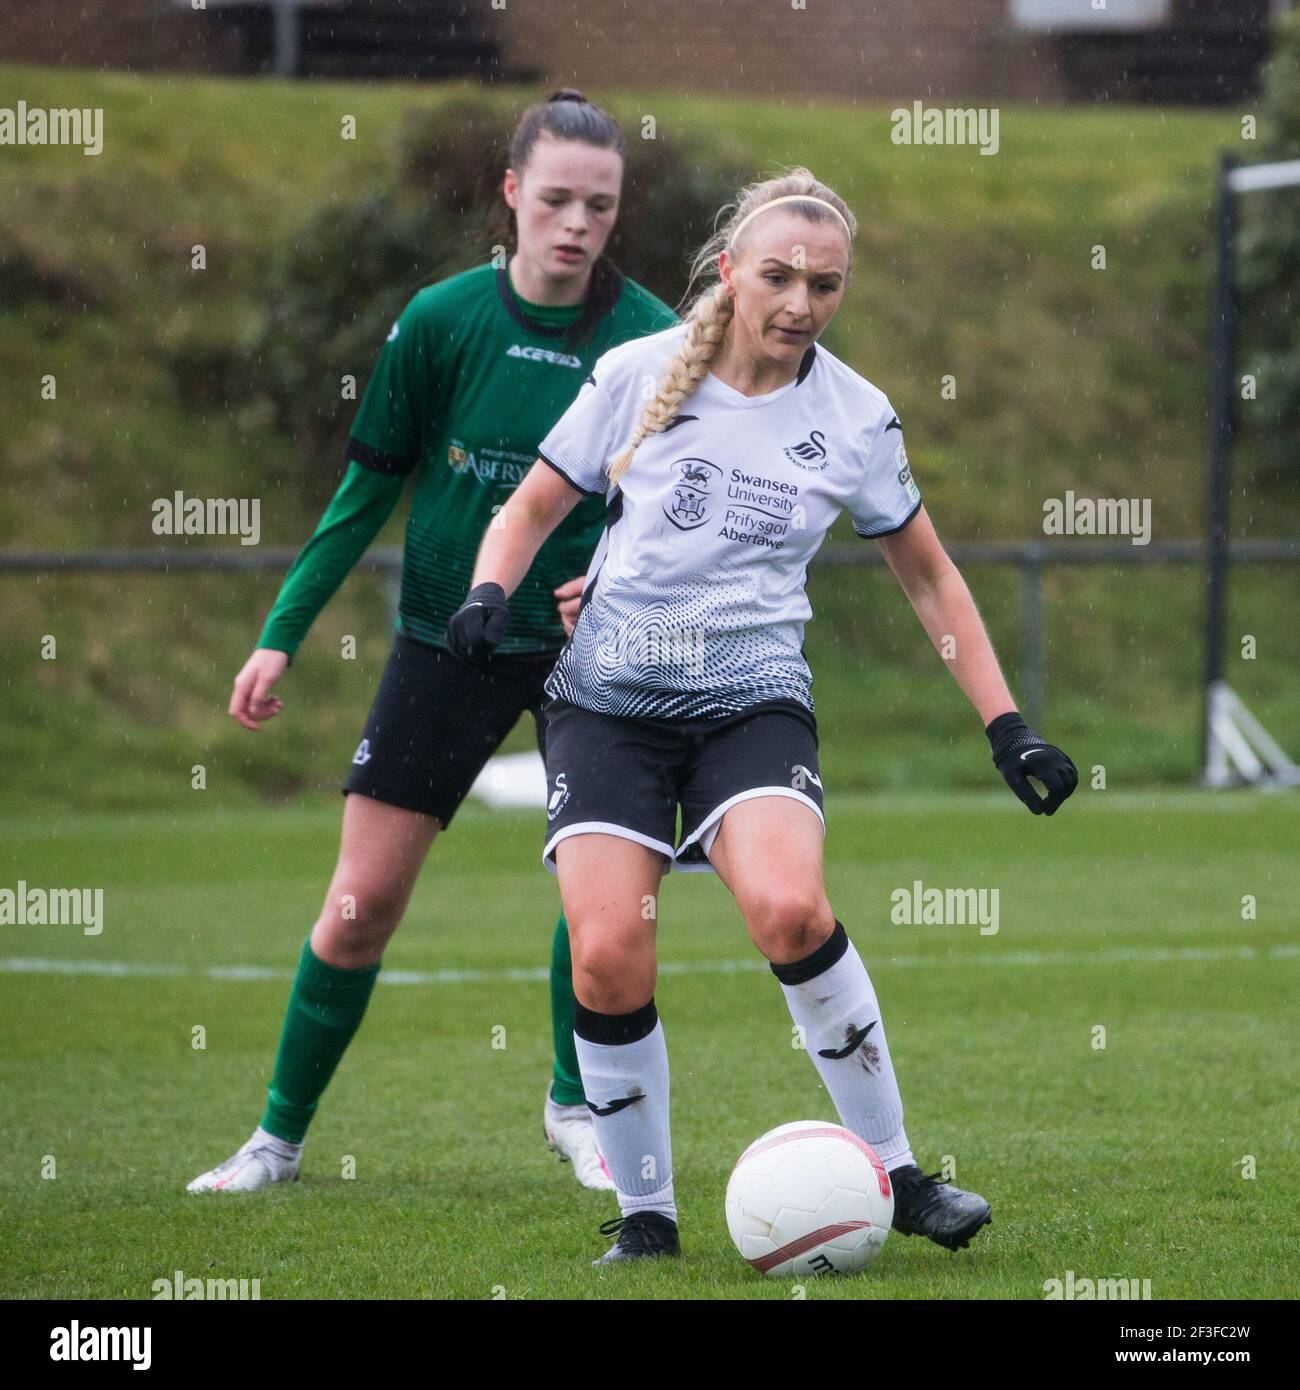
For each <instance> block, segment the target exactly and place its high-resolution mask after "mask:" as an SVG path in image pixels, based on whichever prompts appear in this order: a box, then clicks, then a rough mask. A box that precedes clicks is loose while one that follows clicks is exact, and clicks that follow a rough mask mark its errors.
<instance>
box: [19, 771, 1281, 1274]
mask: <svg viewBox="0 0 1300 1390" xmlns="http://www.w3.org/2000/svg"><path fill="white" fill-rule="evenodd" d="M1297 805H1298V804H1297V802H1296V800H1295V798H1294V797H1287V796H1276V797H1269V796H1265V795H1254V794H1233V795H1219V796H1210V795H1206V794H1200V793H1194V792H1183V793H1155V794H1136V793H1124V792H1116V791H1108V792H1106V791H1090V790H1089V789H1088V787H1087V784H1086V780H1085V783H1084V785H1083V786H1082V787H1081V789H1080V791H1079V792H1078V793H1077V794H1076V796H1075V798H1074V800H1073V801H1072V802H1071V803H1070V804H1069V805H1067V806H1066V807H1065V808H1064V810H1063V812H1062V813H1061V814H1060V815H1058V816H1057V817H1055V818H1054V819H1053V820H1051V821H1048V820H1045V819H1042V818H1039V819H1031V818H1030V817H1029V816H1028V815H1027V814H1025V812H1024V811H1023V810H1022V809H1021V808H1020V806H1019V805H1018V804H1017V803H1016V802H1015V801H1014V800H1013V799H1012V798H1011V796H1010V795H1009V793H1007V792H1005V791H1003V790H1001V789H998V790H990V792H988V793H987V794H961V795H943V796H938V795H926V796H920V795H916V796H912V795H906V796H904V795H899V796H873V797H853V796H845V795H838V796H837V795H836V794H835V792H834V790H833V789H832V791H831V792H830V794H829V796H828V814H829V821H830V834H829V838H828V841H827V877H828V881H829V885H830V891H831V896H832V902H833V903H834V905H835V907H836V911H837V912H838V914H839V916H840V917H841V919H842V920H843V921H844V922H845V924H846V925H847V926H848V928H849V931H850V934H851V935H852V936H853V938H854V940H855V941H856V942H857V944H858V946H859V948H860V950H861V951H862V954H863V957H864V958H865V960H866V961H867V964H868V968H869V969H870V970H871V972H872V977H873V980H874V982H875V984H876V987H877V990H878V992H879V994H880V997H881V1003H882V1008H883V1010H884V1018H885V1025H886V1028H887V1029H888V1035H889V1042H890V1048H891V1051H892V1053H893V1055H894V1059H895V1063H896V1066H897V1068H898V1071H899V1075H900V1079H901V1083H902V1087H903V1096H904V1101H905V1103H906V1106H907V1128H908V1133H909V1136H910V1137H911V1139H912V1143H913V1147H914V1148H915V1150H916V1152H917V1155H918V1158H919V1160H920V1161H921V1162H922V1163H923V1164H924V1165H925V1166H926V1169H927V1171H933V1170H934V1169H935V1168H937V1167H938V1166H939V1164H940V1163H941V1161H942V1160H943V1157H944V1156H945V1155H951V1156H953V1158H954V1159H955V1161H956V1165H957V1178H958V1181H959V1182H960V1183H961V1184H962V1185H964V1186H968V1187H971V1188H974V1189H975V1190H977V1191H979V1192H982V1193H983V1194H985V1195H986V1196H987V1197H988V1198H989V1200H990V1201H991V1202H992V1204H993V1211H994V1225H993V1226H992V1227H991V1228H988V1229H987V1230H985V1231H984V1232H983V1233H982V1234H981V1235H980V1236H979V1238H978V1239H977V1240H976V1242H975V1243H974V1245H973V1246H972V1248H971V1249H970V1250H968V1251H965V1252H962V1253H960V1254H956V1255H953V1254H949V1253H947V1252H945V1251H943V1250H940V1249H939V1248H937V1247H936V1246H934V1245H931V1244H929V1243H928V1242H922V1241H920V1240H917V1239H911V1240H906V1239H903V1238H901V1237H899V1236H897V1235H895V1236H892V1237H891V1238H890V1240H889V1242H888V1243H887V1245H886V1246H885V1249H884V1251H883V1253H882V1255H881V1256H880V1258H879V1260H878V1261H877V1262H876V1264H875V1265H874V1267H873V1268H872V1269H871V1270H870V1271H868V1273H867V1274H865V1275H863V1276H861V1277H857V1278H853V1279H845V1280H835V1279H821V1280H815V1281H812V1282H810V1283H809V1284H807V1285H806V1286H805V1291H806V1296H807V1297H809V1298H818V1299H821V1298H854V1299H856V1298H871V1299H886V1298H918V1297H940V1298H1030V1299H1033V1298H1042V1297H1043V1286H1044V1284H1045V1282H1046V1281H1048V1280H1050V1279H1054V1278H1057V1279H1062V1280H1063V1279H1065V1277H1066V1274H1067V1271H1073V1272H1074V1276H1075V1279H1076V1280H1078V1279H1083V1278H1093V1279H1096V1278H1125V1279H1150V1281H1151V1286H1152V1294H1153V1296H1154V1297H1156V1298H1189V1297H1210V1298H1218V1297H1246V1298H1274V1297H1281V1296H1285V1295H1293V1294H1294V1288H1295V1283H1294V1270H1295V1260H1294V1252H1295V1249H1296V1244H1297V1237H1298V1236H1300V1220H1298V1218H1297V1215H1296V1207H1295V1202H1294V1192H1295V1178H1296V1167H1297V1163H1296V1160H1297V1136H1296V1107H1295V1089H1296V1069H1295V1043H1296V1033H1295V998H1296V986H1297V982H1300V930H1298V929H1297V928H1298V923H1297V916H1298V914H1297V910H1296V906H1295V904H1296V902H1297V900H1298V898H1300V891H1298V890H1300V866H1298V865H1297V862H1296V856H1295V852H1294V851H1295V845H1296V844H1297V843H1300V833H1298V831H1300V826H1298V821H1300V811H1298V809H1297ZM338 820H339V806H338V804H337V802H336V801H329V802H316V803H313V804H311V805H309V806H307V807H305V808H304V807H299V808H296V809H280V810H274V811H262V812H256V811H255V812H245V811H239V812H220V813H216V814H212V815H203V814H200V813H198V812H195V813H190V814H171V813H167V814H151V815H135V816H104V817H85V816H66V817H60V818H53V819H48V820H43V821H40V822H38V823H31V822H26V821H19V820H16V819H15V820H10V821H8V822H0V843H3V844H4V845H5V847H6V853H5V854H4V856H3V860H0V863H2V864H3V873H2V874H0V886H3V887H9V888H15V887H16V886H17V882H18V880H20V879H21V880H25V881H26V882H27V883H28V884H29V885H33V886H47V887H48V886H63V887H67V886H92V887H93V886H98V887H102V888H103V889H104V914H105V926H104V930H103V931H102V933H101V934H100V935H98V936H84V935H82V934H80V933H79V932H78V930H77V929H76V928H73V927H66V926H60V927H53V926H26V927H19V926H13V925H9V926H3V927H0V933H2V934H3V935H2V936H0V956H3V957H4V969H3V971H0V998H2V999H3V1009H0V1078H2V1084H0V1158H2V1160H3V1161H2V1162H0V1209H2V1210H3V1220H2V1221H0V1257H2V1258H0V1296H3V1297H5V1298H14V1297H40V1296H43V1297H54V1298H66V1297H107V1298H125V1299H140V1298H148V1297H150V1296H151V1287H152V1285H153V1282H154V1281H155V1280H158V1279H166V1280H168V1281H171V1280H172V1278H173V1276H174V1272H175V1271H176V1270H181V1271H182V1272H183V1274H184V1276H185V1277H187V1278H192V1277H196V1276H197V1277H200V1278H205V1279H206V1278H223V1279H249V1280H252V1279H258V1280H260V1291H261V1297H262V1298H263V1299H272V1298H304V1297H325V1298H352V1299H355V1298H375V1297H426V1298H450V1297H456V1298H476V1299H480V1298H482V1299H486V1298H491V1297H494V1296H496V1297H507V1298H532V1299H538V1298H768V1299H782V1298H790V1297H792V1296H794V1295H795V1289H794V1287H793V1286H792V1285H791V1284H790V1283H789V1282H787V1281H777V1280H770V1279H764V1278H762V1277H760V1276H759V1275H757V1274H755V1273H753V1272H752V1271H751V1270H750V1269H749V1268H748V1267H747V1266H746V1265H745V1264H744V1263H743V1262H742V1261H741V1259H740V1258H739V1256H738V1255H737V1254H736V1253H735V1251H734V1250H733V1248H732V1246H731V1243H730V1240H729V1239H728V1236H727V1232H726V1226H725V1222H724V1219H723V1209H722V1196H723V1189H724V1187H725V1184H726V1180H727V1176H728V1174H729V1172H730V1169H731V1165H732V1164H733V1162H734V1161H735V1159H736V1157H737V1155H738V1154H739V1153H740V1151H741V1150H742V1148H744V1146H745V1145H746V1144H747V1143H748V1142H749V1141H750V1140H752V1139H753V1138H755V1137H756V1136H757V1135H758V1134H760V1133H761V1132H762V1131H764V1130H765V1129H767V1128H769V1127H771V1126H773V1125H777V1124H780V1123H783V1122H785V1121H787V1120H793V1119H805V1118H810V1119H811V1118H818V1117H825V1118H833V1110H832V1108H831V1106H830V1104H829V1102H828V1098H827V1097H826V1095H825V1093H824V1091H822V1089H821V1087H820V1085H819V1083H818V1080H817V1077H816V1074H815V1072H814V1070H813V1068H812V1066H811V1065H810V1063H809V1061H808V1059H807V1057H806V1056H804V1055H803V1054H802V1053H800V1052H798V1051H795V1050H794V1049H793V1048H792V1046H791V1026H790V1020H789V1017H788V1015H787V1013H786V1010H785V1007H784V1004H783V1001H782V998H781V992H780V990H779V988H778V987H777V985H776V983H775V982H774V981H773V979H772V978H771V976H770V974H769V973H767V971H766V970H765V968H763V966H762V963H761V962H760V961H759V960H758V957H757V955H756V954H755V953H754V951H753V949H752V948H751V947H750V946H749V944H748V942H747V940H746V938H745V935H744V932H743V928H742V926H741V924H740V921H739V918H738V916H737V914H736V911H735V908H734V906H733V905H732V903H731V901H730V899H729V898H728V896H727V895H726V893H725V891H724V890H723V889H722V888H721V886H720V885H719V884H717V883H716V882H715V881H713V880H712V879H705V878H703V877H700V876H689V877H686V876H683V877H676V876H674V877H671V878H670V879H669V881H668V882H667V883H666V885H665V890H664V894H663V898H662V901H661V910H660V922H659V927H660V930H659V949H660V955H661V960H662V962H663V967H664V968H663V974H662V977H661V979H660V983H659V989H658V993H657V998H658V1002H659V1007H660V1011H661V1013H662V1015H663V1018H664V1025H665V1028H666V1030H667V1036H668V1046H669V1054H670V1057H671V1059H672V1063H673V1114H674V1158H675V1166H676V1178H677V1191H678V1197H679V1202H680V1207H681V1220H682V1237H683V1246H684V1258H683V1259H682V1260H681V1261H678V1262H664V1263H660V1264H657V1265H652V1266H648V1267H634V1268H631V1269H625V1270H602V1271H599V1272H597V1271H595V1270H593V1269H591V1268H590V1266H589V1261H590V1259H591V1258H592V1257H593V1256H595V1255H597V1254H599V1253H600V1252H601V1251H602V1250H603V1249H604V1248H605V1244H606V1242H605V1241H604V1240H602V1239H601V1238H600V1237H599V1236H598V1235H597V1233H596V1226H597V1224H598V1223H599V1222H600V1221H602V1220H604V1219H606V1218H608V1217H610V1216H611V1215H614V1214H615V1212H614V1207H613V1203H612V1201H611V1199H610V1198H609V1196H608V1195H607V1194H602V1193H592V1192H586V1191H583V1190H582V1189H580V1188H579V1187H578V1186H577V1184H576V1183H575V1182H574V1181H573V1179H572V1177H571V1175H570V1172H569V1169H568V1168H567V1167H561V1166H560V1165H559V1164H558V1163H557V1162H556V1160H555V1159H554V1158H553V1157H552V1156H551V1155H550V1154H549V1153H548V1152H547V1151H546V1149H545V1147H544V1144H543V1141H542V1137H541V1122H540V1120H541V1103H542V1097H543V1091H544V1088H545V1084H546V1079H547V1073H548V1068H549V1059H550V1053H551V1040H550V1024H549V1013H548V996H547V989H546V985H545V972H544V966H545V963H546V960H547V958H548V947H549V942H550V937H551V932H552V927H553V922H554V907H555V905H556V898H555V891H554V886H553V883H552V881H551V880H550V878H549V876H547V875H546V874H545V873H544V872H543V871H542V869H541V868H540V866H539V863H538V855H539V851H540V845H541V831H540V827H539V825H538V823H537V818H536V817H535V816H533V815H518V816H503V815H498V814H492V813H489V812H487V811H483V810H479V809H476V808H474V807H472V806H471V807H469V808H467V809H466V811H465V812H464V813H463V814H462V818H461V819H459V820H458V821H457V823H456V825H455V827H454V828H453V830H452V831H451V832H450V833H449V834H448V835H447V836H446V837H445V838H444V840H443V841H442V842H441V843H440V844H439V845H437V846H436V847H435V849H434V853H433V855H432V857H431V859H430V862H429V866H428V868H427V869H426V871H425V875H424V878H423V880H422V882H421V884H420V886H419V888H418V890H417V892H416V896H415V899H414V902H413V904H412V907H411V911H410V914H409V916H408V918H407V920H406V922H405V924H404V925H403V927H402V929H401V930H400V931H399V933H398V935H397V937H396V938H395V940H394V943H393V945H392V947H391V948H390V951H389V954H388V957H387V959H386V961H385V969H386V972H387V973H388V975H389V978H390V981H391V980H394V979H396V980H399V981H400V980H401V979H402V978H403V976H402V975H400V974H399V973H398V972H414V978H409V977H408V980H407V982H406V983H388V984H387V985H385V984H381V985H380V987H379V988H378V989H377V990H376V993H375V996H374V999H373V1002H372V1005H371V1009H370V1013H369V1015H368V1017H367V1019H366V1022H365V1024H364V1026H363V1028H362V1030H361V1032H360V1034H359V1035H358V1037H357V1039H356V1041H355V1043H354V1045H353V1047H352V1049H351V1051H350V1053H349V1054H348V1056H347V1058H346V1059H345V1061H344V1063H343V1066H342V1068H341V1069H340V1072H339V1074H338V1076H337V1077H336V1078H335V1081H334V1084H333V1085H332V1087H331V1088H330V1090H329V1091H328V1092H327V1093H326V1097H325V1100H324V1101H323V1103H322V1107H321V1110H320V1113H319V1115H318V1117H317V1120H316V1123H315V1125H314V1127H313V1129H312V1132H311V1134H310V1135H309V1138H308V1146H307V1151H306V1158H305V1163H304V1172H303V1180H302V1181H301V1182H299V1183H296V1184H291V1185H288V1186H286V1187H284V1188H277V1189H272V1190H270V1191H268V1192H265V1193H261V1194H256V1195H254V1196H251V1197H245V1198H233V1199H232V1198H221V1197H194V1196H189V1195H187V1194H186V1193H185V1191H184V1185H185V1183H186V1182H187V1181H188V1180H189V1179H190V1178H191V1177H193V1176H194V1175H195V1174H197V1173H198V1172H200V1171H202V1170H203V1169H205V1168H207V1167H209V1166H211V1165H212V1164H213V1163H215V1162H217V1161H218V1160H219V1159H222V1158H225V1157H227V1156H228V1155H229V1154H230V1153H231V1152H233V1150H234V1149H235V1147H236V1146H237V1145H238V1144H240V1143H242V1141H243V1140H244V1139H245V1138H247V1136H248V1134H249V1132H250V1130H251V1129H252V1126H253V1125H254V1123H255V1122H256V1120H257V1118H258V1115H259V1114H260V1110H261V1105H262V1099H263V1094H264V1092H263V1087H264V1085H265V1082H266V1079H267V1077H268V1075H269V1069H270V1066H271V1063H272V1059H273V1055H274V1049H275V1044H276V1040H277V1036H278V1031H279V1025H280V1020H281V1017H282V1012H283V1007H284V1002H285V997H286V993H287V988H288V979H289V972H290V969H291V967H292V965H293V964H294V961H295V959H296V956H297V952H298V950H299V947H300V944H301V941H302V938H303V936H304V935H305V934H306V932H307V930H308V928H309V926H310V923H311V922H312V920H313V919H314V917H315V914H316V912H317V909H318V906H319V902H320V898H321V896H322V894H323V892H324V890H325V886H326V883H327V880H328V876H329V872H330V869H331V867H332V864H333V856H334V850H335V844H336V840H337V831H338ZM915 880H921V881H922V883H923V884H924V885H925V886H926V887H941V888H947V887H958V888H987V889H997V890H998V894H999V919H998V931H997V932H996V934H981V932H980V930H979V927H978V926H977V925H970V926H957V925H949V926H939V925H930V926H924V925H922V926H916V925H912V926H909V925H902V924H895V923H894V922H892V921H891V893H892V892H893V891H894V890H895V889H899V888H903V889H909V890H910V889H911V886H912V884H913V882H914V881H915ZM1247 896H1249V897H1250V898H1253V900H1254V905H1255V906H1254V916H1253V917H1251V916H1249V915H1245V916H1243V913H1247V914H1248V913H1249V908H1248V907H1246V908H1244V907H1243V899H1245V898H1246V897H1247ZM119 967H120V968H121V969H120V971H119V973H107V972H112V971H116V970H118V968H119ZM239 967H243V968H245V969H242V970H241V969H238V968H239ZM498 1026H500V1027H501V1028H504V1030H505V1033H504V1041H505V1046H504V1047H500V1046H498V1047H494V1046H493V1040H494V1031H493V1030H494V1028H497V1027H498ZM199 1027H201V1028H203V1029H204V1030H206V1047H205V1048H202V1049H196V1048H194V1047H193V1046H192V1039H193V1037H194V1033H193V1030H194V1029H195V1028H199ZM1098 1028H1104V1029H1105V1039H1104V1040H1105V1046H1104V1048H1101V1047H1099V1046H1097V1042H1098V1040H1099V1039H1100V1036H1101V1035H1100V1034H1098V1033H1097V1032H1096V1030H1097V1029H1098ZM495 1037H496V1038H497V1040H498V1041H500V1038H501V1034H500V1033H497V1034H495ZM349 1157H350V1158H351V1160H352V1161H353V1162H354V1164H355V1176H354V1177H346V1176H344V1173H345V1166H346V1165H347V1163H348V1160H349ZM51 1163H52V1165H53V1174H54V1175H53V1176H43V1172H44V1173H46V1174H48V1173H49V1172H50V1171H51ZM1251 1171H1253V1172H1254V1174H1255V1176H1254V1177H1253V1178H1252V1177H1248V1176H1244V1175H1243V1174H1244V1173H1249V1172H1251Z"/></svg>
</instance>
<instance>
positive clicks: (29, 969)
mask: <svg viewBox="0 0 1300 1390" xmlns="http://www.w3.org/2000/svg"><path fill="white" fill-rule="evenodd" d="M1296 959H1300V943H1289V944H1286V945H1282V946H1267V947H1256V946H1169V947H1140V946H1134V947H1117V948H1116V949H1114V950H1108V951H989V952H982V953H979V954H973V953H971V952H967V953H965V954H964V955H957V956H890V957H888V958H887V963H888V964H889V965H895V966H899V967H901V968H903V969H908V970H910V969H925V968H927V967H928V968H933V967H935V966H956V967H958V968H964V967H966V966H968V965H993V966H1004V965H1005V966H1011V965H1049V966H1050V965H1076V966H1077V965H1083V966H1087V965H1127V964H1147V965H1166V964H1171V963H1173V964H1183V963H1186V964H1196V963H1200V962H1203V961H1222V960H1296ZM885 963H886V961H885V960H882V961H880V964H881V965H884V964H885ZM766 969H767V962H766V961H765V960H761V959H759V958H758V957H748V958H746V959H745V960H679V961H671V960H670V961H662V962H660V965H659V973H660V974H661V975H735V974H746V973H749V972H751V971H755V970H760V971H761V970H766ZM0 974H6V975H98V976H108V977H112V978H134V979H152V978H167V979H179V978H184V977H186V976H197V977H200V978H203V979H208V980H292V979H293V978H294V975H295V972H294V971H292V970H286V969H283V968H281V967H276V966H266V965H212V966H207V967H205V968H199V969H191V968H190V967H188V966H184V965H141V964H136V963H134V962H131V961H109V960H100V961H96V960H85V961H82V960H43V959H40V958H39V957H36V958H33V957H27V956H10V957H8V958H7V959H0ZM549 978H550V971H549V970H547V969H545V968H543V967H540V966H539V967H534V968H530V969H500V970H383V971H380V973H379V983H380V984H383V985H480V984H535V983H537V982H538V981H541V980H547V979H549Z"/></svg>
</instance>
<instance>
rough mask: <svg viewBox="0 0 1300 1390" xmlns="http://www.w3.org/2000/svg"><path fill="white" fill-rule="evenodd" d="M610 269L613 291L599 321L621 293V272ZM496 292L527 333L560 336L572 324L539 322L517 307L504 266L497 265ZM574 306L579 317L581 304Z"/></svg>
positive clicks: (546, 336) (511, 315) (545, 336)
mask: <svg viewBox="0 0 1300 1390" xmlns="http://www.w3.org/2000/svg"><path fill="white" fill-rule="evenodd" d="M611 269H613V270H614V277H615V278H614V287H613V293H612V294H611V295H610V299H609V303H608V304H605V305H602V307H601V312H600V316H599V318H598V319H597V322H599V320H600V318H604V316H605V315H606V314H607V313H609V311H610V310H611V309H612V308H613V307H614V306H615V305H616V304H617V303H618V301H619V299H620V298H621V297H622V294H623V274H622V272H621V271H619V270H617V269H614V268H613V267H611ZM497 294H498V295H499V296H500V298H501V303H502V305H503V306H504V308H505V311H506V313H507V314H509V315H510V317H511V318H512V319H514V321H515V322H516V323H517V324H518V325H519V326H520V327H521V328H525V329H527V330H528V332H529V333H536V334H538V335H539V336H540V337H543V338H562V337H564V335H565V334H566V333H568V332H569V331H570V329H571V328H572V327H573V324H568V323H563V324H555V323H541V322H539V321H538V320H537V319H535V318H533V316H532V315H531V314H529V313H526V312H525V311H524V310H523V309H521V308H520V307H519V301H518V299H516V298H515V294H514V291H513V290H512V289H511V287H510V272H509V271H508V270H507V269H506V267H505V266H498V267H497ZM576 307H577V309H578V318H581V317H582V313H583V306H582V305H581V304H579V305H577V306H576ZM577 321H578V319H577V318H575V319H574V323H576V322H577ZM592 327H593V329H594V327H595V325H594V324H593V325H592ZM588 337H590V334H588Z"/></svg>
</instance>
